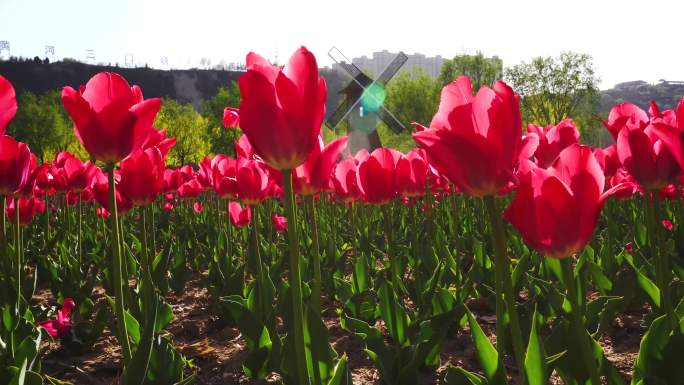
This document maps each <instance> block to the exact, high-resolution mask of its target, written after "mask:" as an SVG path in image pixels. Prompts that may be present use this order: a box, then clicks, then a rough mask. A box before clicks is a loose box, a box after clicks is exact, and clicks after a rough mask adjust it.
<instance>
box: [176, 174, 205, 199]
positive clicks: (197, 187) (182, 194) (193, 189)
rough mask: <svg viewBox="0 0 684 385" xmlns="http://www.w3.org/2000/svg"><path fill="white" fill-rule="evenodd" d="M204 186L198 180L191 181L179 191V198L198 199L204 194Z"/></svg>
mask: <svg viewBox="0 0 684 385" xmlns="http://www.w3.org/2000/svg"><path fill="white" fill-rule="evenodd" d="M202 190H203V187H202V184H201V183H200V182H199V181H198V180H197V179H194V178H193V179H190V180H189V181H187V182H185V183H183V184H182V185H181V186H180V187H179V188H178V190H177V193H178V197H179V198H197V197H198V196H200V194H202Z"/></svg>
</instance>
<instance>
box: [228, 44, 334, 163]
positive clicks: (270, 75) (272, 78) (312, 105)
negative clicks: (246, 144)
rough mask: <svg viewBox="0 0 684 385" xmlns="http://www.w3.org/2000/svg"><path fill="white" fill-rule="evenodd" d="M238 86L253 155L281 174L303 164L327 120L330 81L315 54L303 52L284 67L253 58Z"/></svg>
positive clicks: (242, 121)
mask: <svg viewBox="0 0 684 385" xmlns="http://www.w3.org/2000/svg"><path fill="white" fill-rule="evenodd" d="M238 83H239V86H240V92H241V94H242V102H241V103H240V128H241V129H242V131H243V132H244V133H245V135H247V137H248V138H249V141H250V143H251V144H252V146H253V147H254V151H255V152H256V153H257V154H258V155H259V156H260V157H261V158H262V159H263V160H264V162H266V163H267V164H268V165H269V166H271V167H273V168H275V169H277V170H284V169H294V168H296V167H297V166H299V165H301V164H302V163H304V161H305V160H306V158H307V157H308V156H309V154H310V153H311V151H312V150H313V148H314V146H316V144H317V140H318V134H319V133H320V130H321V124H322V123H323V118H324V116H325V99H326V86H325V80H324V79H323V77H321V76H320V75H319V74H318V64H317V63H316V58H315V57H314V55H313V54H312V53H311V52H309V51H308V50H307V49H306V48H304V47H302V48H300V49H298V50H297V51H296V52H295V53H294V54H293V55H292V57H291V58H290V60H289V61H288V63H287V64H285V67H283V68H279V67H277V66H274V65H271V64H270V63H269V62H268V61H267V60H266V59H264V58H263V57H261V56H259V55H257V54H255V53H250V54H249V55H247V72H246V73H245V74H244V75H242V77H240V79H239V80H238Z"/></svg>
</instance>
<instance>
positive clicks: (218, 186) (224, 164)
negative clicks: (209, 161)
mask: <svg viewBox="0 0 684 385" xmlns="http://www.w3.org/2000/svg"><path fill="white" fill-rule="evenodd" d="M212 173H213V176H212V182H213V184H214V192H216V195H218V196H219V197H220V198H234V197H235V196H236V195H237V179H236V178H237V161H236V160H235V159H233V158H229V157H226V158H223V159H221V160H219V161H218V162H217V163H216V164H215V165H214V167H213V171H212Z"/></svg>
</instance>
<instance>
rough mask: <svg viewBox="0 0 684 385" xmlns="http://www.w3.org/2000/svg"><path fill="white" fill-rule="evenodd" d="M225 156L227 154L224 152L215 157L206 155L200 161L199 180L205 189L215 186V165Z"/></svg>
mask: <svg viewBox="0 0 684 385" xmlns="http://www.w3.org/2000/svg"><path fill="white" fill-rule="evenodd" d="M225 158H226V156H225V155H223V154H216V155H215V156H214V157H213V158H210V157H208V156H205V157H204V159H202V161H201V162H200V163H199V171H198V172H197V180H199V182H200V183H201V184H202V186H204V188H205V189H207V190H208V189H211V188H212V187H213V186H214V167H215V166H216V165H217V164H218V163H219V162H221V161H222V160H223V159H225Z"/></svg>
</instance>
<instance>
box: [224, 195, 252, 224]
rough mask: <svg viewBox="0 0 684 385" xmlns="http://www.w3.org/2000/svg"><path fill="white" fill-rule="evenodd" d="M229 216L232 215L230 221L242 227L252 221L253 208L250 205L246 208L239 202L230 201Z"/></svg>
mask: <svg viewBox="0 0 684 385" xmlns="http://www.w3.org/2000/svg"><path fill="white" fill-rule="evenodd" d="M228 216H229V217H230V223H232V224H233V226H235V227H237V228H242V227H245V226H247V225H249V223H250V222H251V221H252V209H250V207H249V206H245V207H244V208H243V207H242V206H241V205H240V203H239V202H235V201H233V202H229V203H228Z"/></svg>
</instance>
